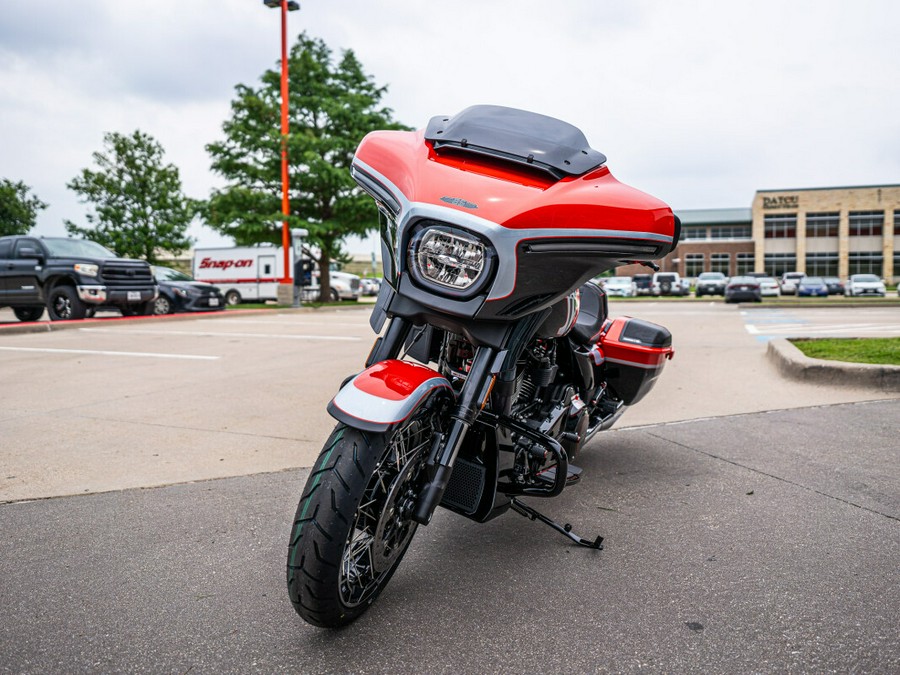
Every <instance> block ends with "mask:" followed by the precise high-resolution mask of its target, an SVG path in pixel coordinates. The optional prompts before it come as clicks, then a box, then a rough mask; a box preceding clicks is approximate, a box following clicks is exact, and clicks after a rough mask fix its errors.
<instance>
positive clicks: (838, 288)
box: [822, 277, 844, 295]
mask: <svg viewBox="0 0 900 675" xmlns="http://www.w3.org/2000/svg"><path fill="white" fill-rule="evenodd" d="M822 281H824V282H825V285H826V286H828V295H843V294H844V282H843V281H841V280H840V279H838V278H837V277H822Z"/></svg>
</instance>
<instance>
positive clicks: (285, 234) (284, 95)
mask: <svg viewBox="0 0 900 675" xmlns="http://www.w3.org/2000/svg"><path fill="white" fill-rule="evenodd" d="M263 4H264V5H265V6H266V7H270V8H275V7H278V8H280V9H281V214H282V216H283V217H284V219H283V220H282V223H281V248H282V250H283V251H284V270H283V274H282V278H281V284H282V285H288V286H290V285H292V283H293V282H292V281H291V274H290V273H291V255H290V252H291V228H290V227H289V225H288V216H289V215H290V209H291V205H290V201H289V200H288V156H287V139H288V131H289V127H288V49H287V13H288V12H293V11H296V10H298V9H300V3H298V2H295V1H294V0H263Z"/></svg>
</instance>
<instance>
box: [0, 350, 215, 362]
mask: <svg viewBox="0 0 900 675" xmlns="http://www.w3.org/2000/svg"><path fill="white" fill-rule="evenodd" d="M0 350H3V351H7V352H38V353H41V354H80V355H88V356H136V357H139V358H149V359H193V360H196V361H215V360H217V359H219V358H221V357H219V356H201V355H199V354H158V353H155V352H111V351H105V350H99V349H49V348H39V347H0Z"/></svg>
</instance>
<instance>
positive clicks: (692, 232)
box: [681, 227, 706, 241]
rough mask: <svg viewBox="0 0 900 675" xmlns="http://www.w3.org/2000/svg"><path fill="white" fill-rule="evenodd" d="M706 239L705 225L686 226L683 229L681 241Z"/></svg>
mask: <svg viewBox="0 0 900 675" xmlns="http://www.w3.org/2000/svg"><path fill="white" fill-rule="evenodd" d="M698 239H706V228H705V227H685V228H683V229H682V230H681V241H691V240H693V241H696V240H698Z"/></svg>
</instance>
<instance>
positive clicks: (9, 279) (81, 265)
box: [0, 235, 157, 321]
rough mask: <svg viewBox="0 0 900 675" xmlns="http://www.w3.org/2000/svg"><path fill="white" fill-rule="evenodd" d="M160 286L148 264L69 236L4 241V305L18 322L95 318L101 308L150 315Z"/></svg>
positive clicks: (0, 264)
mask: <svg viewBox="0 0 900 675" xmlns="http://www.w3.org/2000/svg"><path fill="white" fill-rule="evenodd" d="M156 293H157V287H156V282H154V281H153V274H152V273H151V271H150V266H149V265H148V264H147V263H146V262H145V261H143V260H129V259H127V258H119V257H117V256H116V254H115V253H113V252H112V251H110V250H109V249H107V248H104V247H103V246H101V245H100V244H97V243H96V242H93V241H89V240H86V239H72V238H65V237H41V238H37V237H32V236H30V235H10V236H7V237H0V307H11V308H12V310H13V313H14V314H15V315H16V318H17V319H19V321H37V320H38V319H39V318H41V315H42V314H43V313H44V309H45V308H46V309H47V313H48V314H49V316H50V319H51V320H52V321H59V320H75V319H84V318H85V317H91V316H93V315H94V312H96V311H97V310H99V309H118V310H119V311H120V312H122V315H123V316H133V315H135V314H150V313H151V312H152V311H153V300H154V299H155V298H156Z"/></svg>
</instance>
